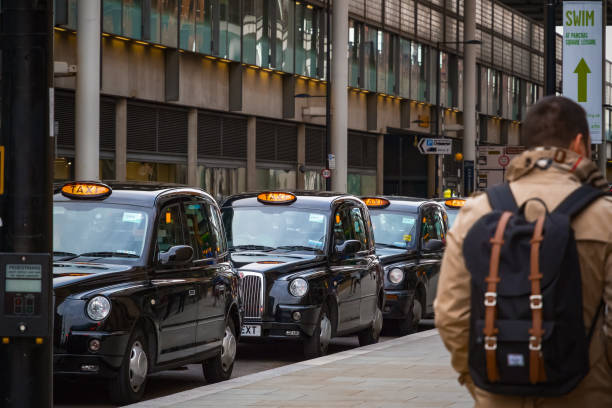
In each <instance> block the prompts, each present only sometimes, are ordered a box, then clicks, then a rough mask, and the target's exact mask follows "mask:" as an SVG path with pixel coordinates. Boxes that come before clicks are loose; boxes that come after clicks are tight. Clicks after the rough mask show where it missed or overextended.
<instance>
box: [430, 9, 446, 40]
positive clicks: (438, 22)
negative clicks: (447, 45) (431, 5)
mask: <svg viewBox="0 0 612 408" xmlns="http://www.w3.org/2000/svg"><path fill="white" fill-rule="evenodd" d="M442 33H443V31H442V14H441V13H440V12H439V11H436V10H431V40H430V41H431V42H438V41H442V40H443V38H442Z"/></svg>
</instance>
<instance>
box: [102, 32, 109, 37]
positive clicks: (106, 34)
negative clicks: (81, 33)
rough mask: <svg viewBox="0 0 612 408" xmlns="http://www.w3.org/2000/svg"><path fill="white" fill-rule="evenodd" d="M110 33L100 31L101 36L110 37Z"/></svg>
mask: <svg viewBox="0 0 612 408" xmlns="http://www.w3.org/2000/svg"><path fill="white" fill-rule="evenodd" d="M110 36H111V35H110V34H109V33H102V37H110Z"/></svg>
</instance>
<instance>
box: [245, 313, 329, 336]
mask: <svg viewBox="0 0 612 408" xmlns="http://www.w3.org/2000/svg"><path fill="white" fill-rule="evenodd" d="M296 312H298V313H299V319H296V317H297V314H296ZM320 312H321V306H319V305H309V306H297V305H279V306H278V308H277V311H276V315H275V317H274V318H273V319H272V318H266V317H265V316H264V318H263V319H255V318H248V317H247V318H245V319H244V322H243V330H242V336H241V340H243V339H244V340H248V339H265V338H270V339H272V338H274V339H278V338H299V337H300V336H301V335H303V334H304V335H307V336H312V335H313V333H314V331H315V328H316V326H317V322H318V319H319V314H320ZM253 326H255V327H259V328H260V331H259V335H253V332H252V327H253ZM245 328H250V329H251V333H248V332H247V333H245Z"/></svg>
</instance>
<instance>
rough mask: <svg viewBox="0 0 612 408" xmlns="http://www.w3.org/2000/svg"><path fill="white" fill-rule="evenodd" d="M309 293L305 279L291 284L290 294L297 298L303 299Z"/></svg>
mask: <svg viewBox="0 0 612 408" xmlns="http://www.w3.org/2000/svg"><path fill="white" fill-rule="evenodd" d="M306 292H308V282H306V280H305V279H302V278H297V279H294V280H292V281H291V283H290V284H289V293H291V294H292V295H293V296H295V297H302V296H304V295H305V294H306Z"/></svg>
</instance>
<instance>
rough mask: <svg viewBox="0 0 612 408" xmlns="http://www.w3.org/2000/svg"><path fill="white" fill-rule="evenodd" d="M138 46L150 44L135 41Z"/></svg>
mask: <svg viewBox="0 0 612 408" xmlns="http://www.w3.org/2000/svg"><path fill="white" fill-rule="evenodd" d="M134 42H135V43H136V44H140V45H149V43H148V42H144V41H134Z"/></svg>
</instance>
